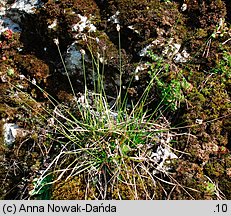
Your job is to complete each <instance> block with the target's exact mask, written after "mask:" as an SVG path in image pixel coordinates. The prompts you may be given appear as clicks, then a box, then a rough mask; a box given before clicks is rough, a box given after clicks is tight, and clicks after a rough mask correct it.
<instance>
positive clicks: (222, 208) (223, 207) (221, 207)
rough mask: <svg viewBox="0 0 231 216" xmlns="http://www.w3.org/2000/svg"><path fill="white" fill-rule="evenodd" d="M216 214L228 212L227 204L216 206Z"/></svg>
mask: <svg viewBox="0 0 231 216" xmlns="http://www.w3.org/2000/svg"><path fill="white" fill-rule="evenodd" d="M216 207H217V212H227V211H228V206H227V204H217V205H216Z"/></svg>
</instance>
